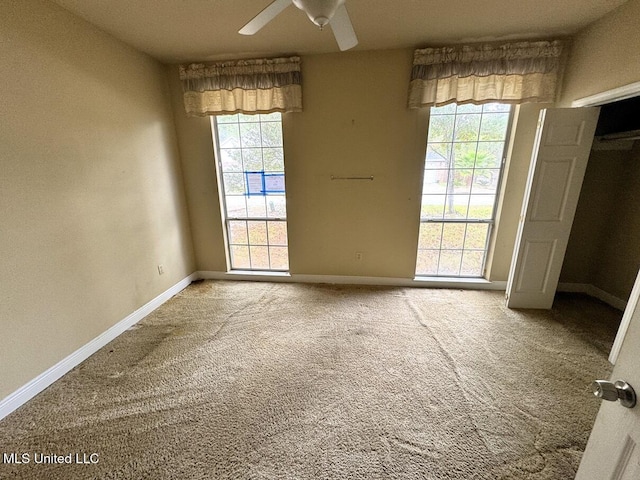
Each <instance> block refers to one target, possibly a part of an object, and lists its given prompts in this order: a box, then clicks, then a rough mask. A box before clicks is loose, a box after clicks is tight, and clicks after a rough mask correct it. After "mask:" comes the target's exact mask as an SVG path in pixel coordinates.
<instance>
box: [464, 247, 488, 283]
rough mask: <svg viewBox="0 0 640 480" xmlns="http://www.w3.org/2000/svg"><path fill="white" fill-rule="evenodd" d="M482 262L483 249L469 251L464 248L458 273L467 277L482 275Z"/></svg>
mask: <svg viewBox="0 0 640 480" xmlns="http://www.w3.org/2000/svg"><path fill="white" fill-rule="evenodd" d="M483 262H484V250H482V251H469V250H465V251H464V253H463V255H462V266H461V268H460V274H461V275H466V276H469V277H480V276H482V264H483Z"/></svg>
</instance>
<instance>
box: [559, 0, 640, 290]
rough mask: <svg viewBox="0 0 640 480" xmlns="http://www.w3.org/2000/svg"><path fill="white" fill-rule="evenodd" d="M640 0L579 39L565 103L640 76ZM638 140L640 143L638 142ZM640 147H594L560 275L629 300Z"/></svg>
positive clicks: (639, 228)
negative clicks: (602, 149) (596, 149)
mask: <svg viewBox="0 0 640 480" xmlns="http://www.w3.org/2000/svg"><path fill="white" fill-rule="evenodd" d="M638 25H640V0H630V1H629V2H628V3H626V4H624V5H622V6H621V7H620V8H618V9H617V10H614V11H613V12H612V13H610V14H609V15H607V16H606V17H604V18H602V19H601V20H599V21H598V22H596V23H594V24H592V25H591V26H589V27H588V28H586V29H585V30H583V31H582V32H580V33H579V34H578V35H576V37H575V38H574V46H573V49H572V54H571V56H570V58H569V64H568V66H567V74H566V76H565V86H564V91H563V95H562V99H561V104H562V105H563V106H570V105H571V102H572V101H574V100H576V99H579V98H583V97H586V96H589V95H593V94H596V93H601V92H604V91H607V90H611V89H613V88H617V87H621V86H623V85H627V84H630V83H634V82H638V81H640V35H638ZM636 143H637V142H636ZM638 160H640V153H639V152H638V145H636V146H635V150H634V151H633V153H631V152H619V151H618V152H615V151H614V152H594V153H593V154H592V156H591V158H590V159H589V165H588V168H587V174H586V177H585V182H584V185H583V190H582V192H581V196H580V202H579V204H578V210H577V212H576V220H575V223H574V227H573V230H572V232H571V238H570V240H569V246H568V248H567V255H566V257H565V264H564V265H563V271H562V274H561V277H560V281H561V282H575V283H590V284H593V285H595V286H597V287H598V288H601V289H602V290H604V291H606V292H608V293H610V294H612V295H615V296H617V297H618V298H621V299H626V298H628V296H629V293H630V292H631V288H632V287H633V282H634V280H635V276H636V274H637V272H638V266H639V265H640V249H639V248H638V244H639V242H640V210H639V209H638V207H637V199H638V198H640V178H639V175H640V170H639V169H638V165H639V163H638Z"/></svg>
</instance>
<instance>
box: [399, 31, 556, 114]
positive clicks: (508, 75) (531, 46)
mask: <svg viewBox="0 0 640 480" xmlns="http://www.w3.org/2000/svg"><path fill="white" fill-rule="evenodd" d="M561 54H562V44H561V42H559V41H551V42H547V41H541V42H516V43H504V44H476V45H459V46H453V47H443V48H425V49H422V50H416V52H415V54H414V57H413V70H412V72H411V83H410V86H409V108H418V107H430V106H440V105H446V104H448V103H452V102H455V103H459V104H463V103H474V104H482V103H488V102H502V103H512V104H517V103H526V102H553V101H554V99H555V95H556V84H557V82H558V75H559V72H560V69H561V60H560V59H561Z"/></svg>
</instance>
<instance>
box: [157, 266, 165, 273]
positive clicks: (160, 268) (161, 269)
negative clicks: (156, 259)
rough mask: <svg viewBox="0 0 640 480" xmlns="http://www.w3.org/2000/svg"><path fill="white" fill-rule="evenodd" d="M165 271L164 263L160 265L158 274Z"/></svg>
mask: <svg viewBox="0 0 640 480" xmlns="http://www.w3.org/2000/svg"><path fill="white" fill-rule="evenodd" d="M163 273H164V265H158V275H162V274H163Z"/></svg>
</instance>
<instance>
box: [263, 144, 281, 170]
mask: <svg viewBox="0 0 640 480" xmlns="http://www.w3.org/2000/svg"><path fill="white" fill-rule="evenodd" d="M262 158H263V159H264V169H265V170H266V171H270V172H283V171H284V152H283V151H282V148H264V149H263V150H262Z"/></svg>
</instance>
